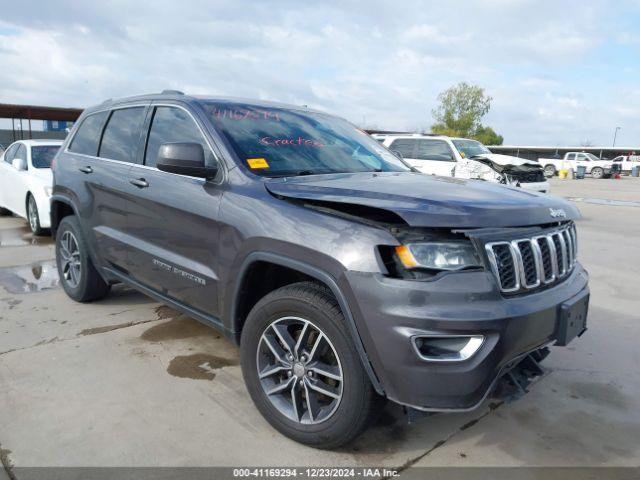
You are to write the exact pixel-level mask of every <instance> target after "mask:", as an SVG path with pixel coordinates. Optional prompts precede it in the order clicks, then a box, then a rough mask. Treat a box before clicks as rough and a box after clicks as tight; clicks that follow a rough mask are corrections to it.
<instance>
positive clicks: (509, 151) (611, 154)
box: [487, 145, 640, 160]
mask: <svg viewBox="0 0 640 480" xmlns="http://www.w3.org/2000/svg"><path fill="white" fill-rule="evenodd" d="M487 148H488V149H489V150H491V151H492V152H493V153H501V154H503V155H511V156H513V157H520V158H526V159H529V160H538V158H562V157H564V154H565V153H567V152H586V153H593V154H594V155H595V156H596V157H598V158H607V159H612V158H615V157H617V156H618V155H638V154H640V147H637V148H629V147H540V146H518V145H487Z"/></svg>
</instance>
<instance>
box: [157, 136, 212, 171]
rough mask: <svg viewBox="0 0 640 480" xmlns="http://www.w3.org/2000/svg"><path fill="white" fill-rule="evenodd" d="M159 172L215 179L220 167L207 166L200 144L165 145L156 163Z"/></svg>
mask: <svg viewBox="0 0 640 480" xmlns="http://www.w3.org/2000/svg"><path fill="white" fill-rule="evenodd" d="M156 167H157V168H158V170H161V171H163V172H169V173H176V174H178V175H189V176H191V177H200V178H213V177H215V176H216V174H217V173H218V167H216V166H207V165H206V164H205V159H204V149H203V148H202V145H200V144H199V143H163V144H162V145H161V146H160V150H159V151H158V159H157V161H156Z"/></svg>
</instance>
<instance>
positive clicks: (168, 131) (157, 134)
mask: <svg viewBox="0 0 640 480" xmlns="http://www.w3.org/2000/svg"><path fill="white" fill-rule="evenodd" d="M177 142H189V143H199V144H200V145H202V149H203V150H204V155H205V161H206V164H207V165H210V166H213V165H215V164H216V159H215V157H214V155H213V152H212V151H211V149H210V148H209V145H208V144H207V142H206V140H205V139H204V137H203V136H202V133H201V132H200V129H199V128H198V126H197V125H196V123H195V122H194V121H193V119H192V118H191V117H190V116H189V114H188V113H187V112H185V111H184V110H182V109H181V108H177V107H156V109H155V111H154V113H153V119H152V121H151V128H150V129H149V136H148V138H147V149H146V152H145V155H144V164H145V165H146V166H148V167H155V166H156V160H157V159H158V151H159V150H160V146H161V145H162V144H163V143H177Z"/></svg>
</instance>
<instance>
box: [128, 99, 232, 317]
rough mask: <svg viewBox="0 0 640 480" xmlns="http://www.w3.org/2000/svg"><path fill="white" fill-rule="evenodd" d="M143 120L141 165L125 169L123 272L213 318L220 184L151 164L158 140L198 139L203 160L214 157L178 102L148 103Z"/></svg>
mask: <svg viewBox="0 0 640 480" xmlns="http://www.w3.org/2000/svg"><path fill="white" fill-rule="evenodd" d="M146 125H148V130H147V129H146V131H147V137H146V141H145V149H144V162H143V165H134V166H133V167H132V168H131V171H130V172H129V181H130V185H129V192H130V199H131V200H130V204H129V206H128V207H127V209H128V224H127V228H128V234H129V237H130V239H131V245H130V246H131V253H130V256H129V268H130V272H131V276H132V277H133V278H134V279H135V280H136V281H137V282H139V283H141V284H143V285H144V286H146V287H148V288H151V289H152V290H154V291H156V292H158V293H161V294H162V295H164V296H166V297H169V298H170V299H173V300H176V301H178V302H180V303H182V304H184V305H187V306H189V307H190V308H193V309H195V310H198V311H200V312H203V313H205V314H206V315H209V316H213V317H219V311H218V309H219V305H218V275H217V270H218V238H219V229H220V226H219V207H220V201H221V197H222V188H221V185H220V184H219V183H217V182H216V181H213V180H212V181H205V180H204V179H200V178H194V177H188V176H183V175H176V174H172V173H167V172H162V171H160V170H158V169H157V168H156V160H157V155H158V150H159V148H160V146H161V145H162V144H164V143H172V142H196V143H200V144H201V145H202V147H203V149H204V151H205V157H206V158H207V162H208V163H209V164H214V163H215V162H217V159H216V158H215V155H214V153H213V150H212V148H211V145H210V144H209V141H208V140H207V139H206V136H205V134H204V133H203V129H202V128H201V127H200V126H199V124H198V122H197V121H196V119H195V117H194V116H193V115H192V113H191V112H189V111H188V110H187V109H186V108H184V107H182V106H179V105H170V104H157V105H155V106H154V107H153V111H152V112H150V115H149V117H148V120H147V124H146ZM220 173H222V170H220Z"/></svg>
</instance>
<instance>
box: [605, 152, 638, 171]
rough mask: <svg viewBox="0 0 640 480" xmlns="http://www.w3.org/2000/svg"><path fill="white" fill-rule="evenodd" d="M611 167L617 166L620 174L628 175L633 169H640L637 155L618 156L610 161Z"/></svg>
mask: <svg viewBox="0 0 640 480" xmlns="http://www.w3.org/2000/svg"><path fill="white" fill-rule="evenodd" d="M611 163H612V165H618V166H619V169H620V172H622V173H626V174H629V173H631V170H633V167H640V156H639V155H619V156H617V157H615V158H613V159H612V160H611Z"/></svg>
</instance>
